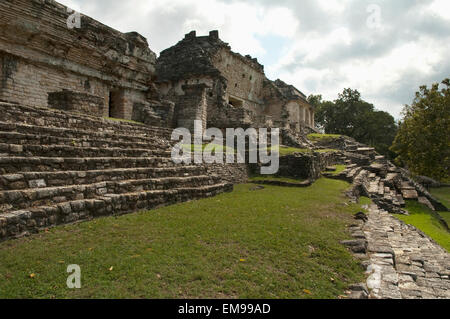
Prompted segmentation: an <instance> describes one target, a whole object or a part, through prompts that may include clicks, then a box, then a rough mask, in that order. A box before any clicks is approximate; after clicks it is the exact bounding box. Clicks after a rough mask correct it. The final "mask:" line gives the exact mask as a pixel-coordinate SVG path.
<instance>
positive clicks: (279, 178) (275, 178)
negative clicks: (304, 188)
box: [250, 175, 305, 183]
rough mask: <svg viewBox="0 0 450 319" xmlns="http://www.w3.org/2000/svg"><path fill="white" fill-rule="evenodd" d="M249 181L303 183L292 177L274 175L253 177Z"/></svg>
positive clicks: (301, 180)
mask: <svg viewBox="0 0 450 319" xmlns="http://www.w3.org/2000/svg"><path fill="white" fill-rule="evenodd" d="M250 180H251V181H253V182H258V181H276V182H287V183H301V182H304V181H305V180H304V179H297V178H292V177H282V176H275V175H255V176H252V177H250Z"/></svg>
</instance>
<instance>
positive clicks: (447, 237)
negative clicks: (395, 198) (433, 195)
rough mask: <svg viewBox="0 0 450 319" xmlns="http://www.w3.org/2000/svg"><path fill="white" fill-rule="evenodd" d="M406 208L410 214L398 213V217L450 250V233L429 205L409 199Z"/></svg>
mask: <svg viewBox="0 0 450 319" xmlns="http://www.w3.org/2000/svg"><path fill="white" fill-rule="evenodd" d="M406 210H407V211H408V212H409V213H410V216H403V215H397V216H396V217H397V218H399V219H401V220H403V221H404V222H406V223H408V224H411V225H413V226H415V227H417V228H418V229H420V230H421V231H423V232H424V233H425V234H427V235H428V236H430V237H431V238H433V239H434V240H435V241H436V242H437V243H439V244H440V245H441V246H442V247H444V248H445V249H447V250H448V251H449V252H450V233H449V232H448V231H447V230H446V229H445V228H444V226H443V225H442V224H441V223H440V222H439V221H438V220H437V218H436V217H434V216H433V214H432V211H431V210H430V209H429V208H428V207H426V206H425V205H423V204H420V203H419V202H416V201H407V203H406Z"/></svg>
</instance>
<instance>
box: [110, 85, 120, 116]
mask: <svg viewBox="0 0 450 319" xmlns="http://www.w3.org/2000/svg"><path fill="white" fill-rule="evenodd" d="M108 108H109V111H108V114H109V117H113V118H122V117H123V96H122V93H121V92H120V91H118V90H113V91H110V92H109V106H108Z"/></svg>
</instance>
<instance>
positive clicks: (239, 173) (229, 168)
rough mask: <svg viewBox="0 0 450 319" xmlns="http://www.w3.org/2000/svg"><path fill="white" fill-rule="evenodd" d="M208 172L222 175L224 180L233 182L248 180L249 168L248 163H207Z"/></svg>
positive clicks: (245, 181)
mask: <svg viewBox="0 0 450 319" xmlns="http://www.w3.org/2000/svg"><path fill="white" fill-rule="evenodd" d="M205 166H206V170H207V172H208V174H211V175H213V174H216V175H218V176H220V178H221V179H222V181H224V182H228V183H232V184H243V183H247V182H248V177H249V168H248V166H247V164H205Z"/></svg>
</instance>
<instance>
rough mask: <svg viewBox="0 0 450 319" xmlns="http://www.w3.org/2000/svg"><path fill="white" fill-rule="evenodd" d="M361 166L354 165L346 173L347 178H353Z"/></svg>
mask: <svg viewBox="0 0 450 319" xmlns="http://www.w3.org/2000/svg"><path fill="white" fill-rule="evenodd" d="M361 170H362V168H361V167H355V168H352V169H350V171H349V172H348V173H347V178H348V179H350V180H353V178H355V177H356V176H357V175H358V174H359V173H360V172H361Z"/></svg>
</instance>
